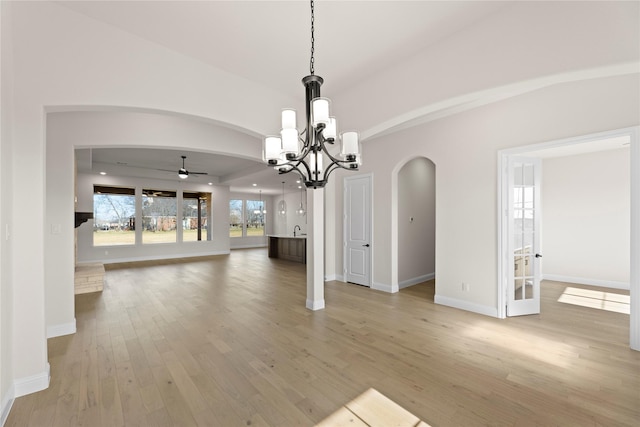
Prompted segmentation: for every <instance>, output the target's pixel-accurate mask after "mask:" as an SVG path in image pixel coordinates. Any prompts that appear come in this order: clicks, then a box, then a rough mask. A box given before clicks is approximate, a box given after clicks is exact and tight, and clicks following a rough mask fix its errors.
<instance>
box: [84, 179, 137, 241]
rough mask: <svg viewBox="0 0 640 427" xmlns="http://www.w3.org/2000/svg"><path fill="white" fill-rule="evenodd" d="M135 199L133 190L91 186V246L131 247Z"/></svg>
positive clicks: (133, 238) (133, 231) (134, 236)
mask: <svg viewBox="0 0 640 427" xmlns="http://www.w3.org/2000/svg"><path fill="white" fill-rule="evenodd" d="M135 213H136V197H135V190H134V189H133V188H120V187H106V186H101V185H94V186H93V245H94V246H112V245H133V244H135V242H136V234H135Z"/></svg>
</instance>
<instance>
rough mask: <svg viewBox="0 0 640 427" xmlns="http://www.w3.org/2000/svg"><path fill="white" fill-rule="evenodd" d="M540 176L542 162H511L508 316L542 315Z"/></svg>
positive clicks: (523, 159)
mask: <svg viewBox="0 0 640 427" xmlns="http://www.w3.org/2000/svg"><path fill="white" fill-rule="evenodd" d="M540 173H541V162H540V159H537V158H525V157H515V156H513V157H510V158H509V165H508V175H509V190H508V260H507V266H508V282H507V283H508V286H507V288H508V290H507V293H508V295H507V316H522V315H526V314H538V313H540V260H541V258H542V255H541V254H540V211H541V209H540Z"/></svg>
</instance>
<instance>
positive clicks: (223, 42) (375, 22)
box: [58, 0, 514, 194]
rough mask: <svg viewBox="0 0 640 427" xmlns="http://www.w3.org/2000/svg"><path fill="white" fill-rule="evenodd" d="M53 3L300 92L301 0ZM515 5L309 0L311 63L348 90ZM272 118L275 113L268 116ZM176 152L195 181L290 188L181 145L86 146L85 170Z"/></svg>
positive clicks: (176, 162) (268, 173) (303, 49)
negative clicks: (311, 2)
mask: <svg viewBox="0 0 640 427" xmlns="http://www.w3.org/2000/svg"><path fill="white" fill-rule="evenodd" d="M58 3H59V4H62V5H64V6H65V7H67V8H69V9H71V10H73V11H76V12H78V13H80V14H82V15H85V16H87V17H89V18H91V19H95V20H96V21H100V22H101V23H104V24H106V25H109V26H113V27H117V28H119V29H121V30H124V31H126V32H128V33H131V34H133V35H135V36H138V37H141V38H144V39H146V40H148V41H151V42H153V43H156V44H158V45H161V46H163V47H165V48H168V49H171V50H174V51H176V52H179V53H180V54H183V55H185V56H186V57H190V58H193V59H195V60H198V61H201V62H203V63H205V64H208V65H210V66H212V67H215V68H218V69H221V70H224V71H226V72H228V73H231V74H234V75H237V76H241V77H243V78H245V79H247V80H251V81H254V82H257V83H259V84H261V85H264V86H267V87H269V88H271V89H272V90H274V91H276V92H280V93H284V94H292V95H299V96H300V97H302V96H303V93H304V89H303V87H302V84H301V83H300V81H301V78H302V77H303V76H305V75H307V74H309V55H310V43H311V42H310V7H309V2H308V1H306V0H289V1H266V0H260V1H62V2H58ZM513 4H514V3H511V2H500V1H364V0H354V1H330V0H319V1H317V2H316V4H315V72H316V73H317V74H318V75H321V76H322V77H323V78H324V79H325V81H326V82H327V83H328V82H330V83H331V89H332V92H339V91H344V90H348V89H349V88H350V87H351V86H353V85H355V84H356V83H358V82H359V81H360V80H361V79H362V76H369V75H371V74H375V73H379V72H382V71H383V70H385V69H386V68H387V67H392V66H395V65H396V64H398V63H401V62H403V61H406V60H409V59H410V58H411V57H413V56H414V55H416V54H417V53H418V52H420V51H422V50H424V49H426V48H427V47H429V46H431V45H433V44H435V43H437V42H438V41H440V40H442V39H444V38H446V37H449V36H452V35H454V34H455V33H457V32H459V31H461V30H463V29H464V28H467V27H468V26H471V25H473V24H474V23H476V22H479V21H481V20H483V19H484V18H486V17H488V16H489V15H491V14H495V13H499V12H500V11H501V10H502V9H504V8H506V7H510V6H511V5H513ZM283 107H285V106H283ZM278 120H279V119H278V118H277V117H274V123H278ZM181 155H186V156H187V162H186V166H187V169H189V170H197V171H204V172H207V173H208V174H209V175H208V177H209V178H211V179H207V178H208V177H190V178H189V179H194V180H198V181H199V182H209V181H214V182H216V181H217V182H220V183H224V184H228V185H230V187H231V190H232V191H256V188H258V187H254V186H253V185H252V184H254V183H258V184H259V188H262V189H264V191H266V192H267V193H269V192H271V193H272V194H273V193H277V192H278V191H280V190H281V182H282V181H283V178H285V179H284V180H285V181H286V182H287V187H293V188H295V187H296V186H295V183H294V181H295V176H293V174H287V175H282V176H280V175H278V174H277V173H276V172H275V171H273V170H272V169H271V168H268V167H266V166H265V165H262V164H257V162H254V161H250V160H246V159H244V160H243V159H234V158H229V157H221V156H218V155H214V154H208V153H195V152H187V151H184V152H183V151H174V150H150V149H133V148H132V149H118V150H113V149H93V151H92V153H91V158H92V161H93V165H91V166H89V170H92V171H93V172H96V171H97V169H100V168H101V167H104V168H111V169H110V171H109V173H113V174H120V175H129V176H142V177H155V178H159V179H177V178H176V175H177V169H178V168H179V167H180V166H181V159H180V156H181ZM124 163H126V164H124ZM154 169H165V170H167V171H173V170H175V171H176V172H175V173H173V172H165V171H158V170H154ZM79 171H81V172H82V171H83V170H82V168H81V167H79ZM85 171H86V170H85ZM238 171H244V173H237V172H238ZM256 171H258V172H257V173H256ZM234 172H235V173H234Z"/></svg>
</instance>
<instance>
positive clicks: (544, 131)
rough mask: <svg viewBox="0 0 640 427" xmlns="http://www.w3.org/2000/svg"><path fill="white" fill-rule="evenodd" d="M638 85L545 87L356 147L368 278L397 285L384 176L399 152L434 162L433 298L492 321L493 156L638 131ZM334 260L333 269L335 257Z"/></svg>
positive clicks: (628, 80) (596, 82)
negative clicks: (370, 178) (368, 224)
mask: <svg viewBox="0 0 640 427" xmlns="http://www.w3.org/2000/svg"><path fill="white" fill-rule="evenodd" d="M639 83H640V79H639V78H638V75H637V74H631V75H627V76H620V77H611V78H602V79H591V80H584V81H578V82H572V83H566V84H561V85H555V86H551V87H548V88H544V89H541V90H538V91H535V92H532V93H529V94H525V95H522V96H519V97H514V98H511V99H508V100H505V101H501V102H498V103H495V104H492V105H488V106H485V107H480V108H477V109H474V110H469V111H467V112H464V113H461V114H458V115H455V116H451V117H448V118H445V119H441V120H438V121H434V122H431V123H427V124H424V125H422V126H417V127H414V128H411V129H408V130H405V131H401V132H398V133H395V134H393V135H390V136H384V137H380V138H376V139H373V140H369V141H366V142H365V143H364V144H363V151H364V158H365V159H366V161H365V163H364V164H363V167H362V171H361V172H363V173H366V172H374V171H375V174H374V194H373V202H374V207H373V209H374V226H373V230H374V231H373V232H374V240H375V242H376V245H375V251H374V260H373V281H374V282H375V283H379V284H380V285H381V287H382V288H392V285H393V284H394V283H396V284H397V277H394V275H393V271H394V269H393V262H394V261H393V260H394V259H397V256H396V255H395V254H392V247H393V243H392V244H390V245H387V244H378V243H377V242H391V241H392V231H391V230H392V229H393V227H396V226H397V224H393V223H392V221H391V218H392V215H391V211H392V207H393V203H392V200H394V198H395V197H397V195H394V193H393V191H395V190H394V189H393V188H392V185H391V182H392V175H393V170H394V168H396V167H397V165H399V164H403V163H404V162H406V159H405V157H406V156H407V153H411V155H412V156H424V157H427V158H429V159H431V160H432V161H433V162H434V163H435V164H436V218H437V220H436V301H437V302H440V303H444V304H448V305H454V306H458V307H460V308H465V309H468V310H472V311H476V312H480V313H484V314H488V315H497V299H496V296H497V253H496V252H497V241H496V239H497V237H496V236H497V229H496V223H497V219H496V218H497V207H496V204H497V173H496V169H497V152H498V150H500V149H504V148H509V147H516V146H522V145H528V144H533V143H538V142H546V141H552V140H556V139H560V138H564V137H567V136H577V135H585V134H590V133H595V132H599V131H603V130H609V129H618V128H625V127H629V126H635V125H638V123H639V118H640V97H639V94H640V84H639ZM389 147H393V149H390V148H389ZM337 188H338V189H339V190H338V191H337V193H338V194H337V195H336V200H337V201H340V200H341V198H342V190H341V188H342V184H340V185H338V186H337ZM340 205H342V203H341V202H340ZM340 209H341V207H340ZM336 221H340V226H338V227H337V229H338V230H341V227H342V225H341V224H342V221H341V218H340V217H339V216H338V215H336ZM398 244H401V242H398ZM338 248H339V247H338ZM336 263H337V264H338V271H340V269H341V268H342V251H340V254H339V256H337V257H336ZM396 274H397V273H396ZM462 282H465V283H468V284H470V290H469V291H468V292H464V291H462V286H461V284H462Z"/></svg>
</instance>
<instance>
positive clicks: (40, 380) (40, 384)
mask: <svg viewBox="0 0 640 427" xmlns="http://www.w3.org/2000/svg"><path fill="white" fill-rule="evenodd" d="M50 380H51V367H50V366H49V363H47V368H46V370H45V371H44V372H41V373H39V374H35V375H31V376H30V377H26V378H18V379H17V380H15V381H14V382H13V384H14V390H15V397H20V396H25V395H27V394H31V393H35V392H36V391H40V390H44V389H46V388H48V387H49V381H50Z"/></svg>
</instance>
